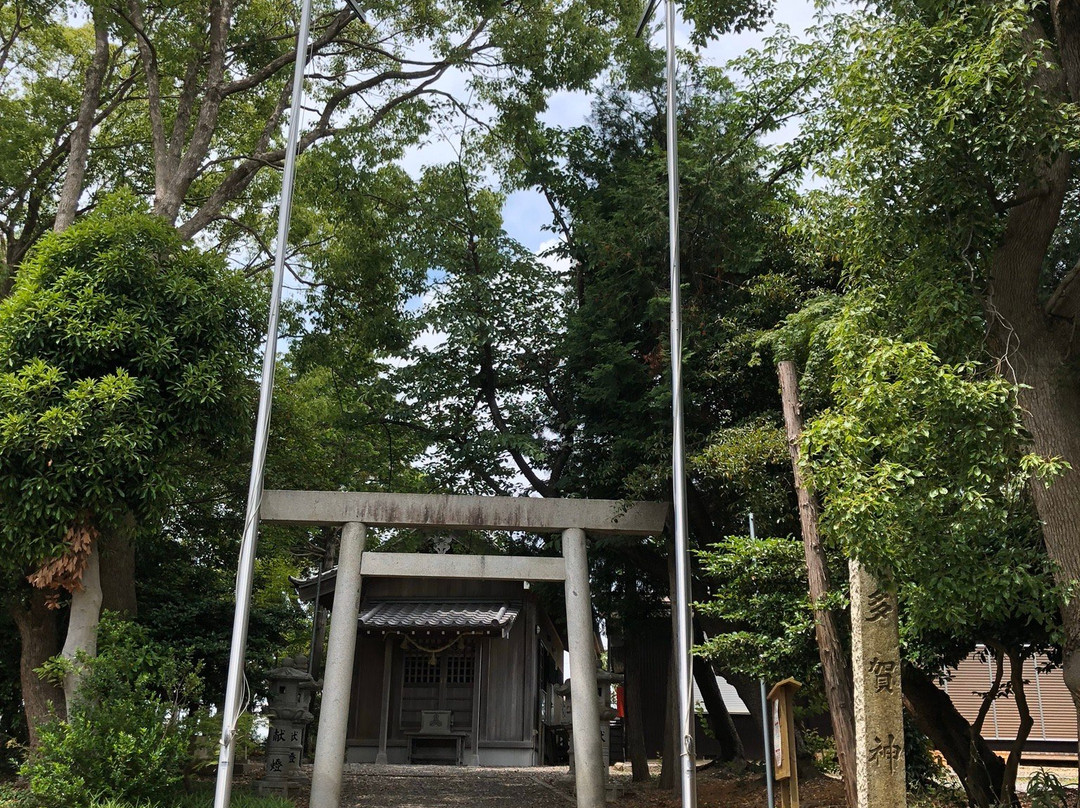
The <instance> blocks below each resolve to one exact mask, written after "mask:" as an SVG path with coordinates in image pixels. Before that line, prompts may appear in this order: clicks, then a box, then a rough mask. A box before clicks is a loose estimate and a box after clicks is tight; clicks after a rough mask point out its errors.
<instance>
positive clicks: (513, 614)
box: [360, 599, 521, 637]
mask: <svg viewBox="0 0 1080 808" xmlns="http://www.w3.org/2000/svg"><path fill="white" fill-rule="evenodd" d="M520 611H521V604H519V603H507V602H505V601H475V600H460V601H448V600H435V601H432V600H399V599H386V600H370V601H367V600H365V601H364V604H363V606H362V607H361V609H360V626H361V627H362V628H366V629H368V630H369V631H446V632H451V631H469V632H478V633H485V634H502V635H503V636H504V637H505V636H507V635H509V633H510V629H511V628H512V627H513V625H514V620H516V619H517V616H518V613H519V612H520Z"/></svg>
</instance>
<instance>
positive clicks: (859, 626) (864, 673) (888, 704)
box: [849, 561, 907, 808]
mask: <svg viewBox="0 0 1080 808" xmlns="http://www.w3.org/2000/svg"><path fill="white" fill-rule="evenodd" d="M849 573H850V576H851V634H852V639H851V646H852V649H851V654H852V672H853V673H854V679H855V766H856V778H857V783H856V784H857V786H858V792H859V808H904V806H905V805H906V804H907V786H906V783H905V779H904V712H903V702H902V700H901V692H900V635H899V624H898V619H897V608H896V592H895V591H893V590H892V589H889V588H887V587H884V586H882V585H880V584H879V583H878V582H877V580H875V578H874V577H873V576H872V575H870V574H869V573H868V572H867V571H866V570H865V569H864V568H863V566H862V565H861V564H859V563H858V562H857V561H852V562H850V566H849Z"/></svg>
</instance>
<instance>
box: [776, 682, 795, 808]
mask: <svg viewBox="0 0 1080 808" xmlns="http://www.w3.org/2000/svg"><path fill="white" fill-rule="evenodd" d="M800 687H802V683H800V682H797V681H795V680H794V679H785V680H784V681H782V682H778V683H777V684H776V685H774V686H773V689H772V690H770V691H769V712H770V714H771V716H772V729H773V733H772V734H773V755H774V762H775V764H776V765H775V770H776V775H775V776H776V781H777V784H778V785H779V787H780V789H779V790H780V805H781V806H782V808H799V768H798V765H797V762H796V757H795V712H794V698H795V691H796V690H798V689H799V688H800Z"/></svg>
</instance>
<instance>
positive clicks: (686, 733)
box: [635, 0, 697, 808]
mask: <svg viewBox="0 0 1080 808" xmlns="http://www.w3.org/2000/svg"><path fill="white" fill-rule="evenodd" d="M659 2H660V0H648V2H647V3H646V6H645V11H644V12H643V13H642V15H641V21H640V22H639V23H638V27H637V33H636V34H635V36H638V37H640V36H641V35H642V33H643V32H644V31H645V26H646V25H648V23H649V19H650V18H651V17H652V14H653V12H654V11H655V10H656V6H657V5H658V4H659ZM665 28H666V30H667V160H668V250H669V254H670V259H671V415H672V419H671V420H672V441H671V443H672V451H671V478H672V498H673V499H674V504H675V591H674V592H673V593H672V595H673V597H672V608H673V609H675V620H676V625H677V627H678V629H677V631H676V634H677V635H678V636H677V637H676V638H675V641H676V643H677V646H676V654H675V656H676V660H677V662H678V670H677V671H676V676H677V677H678V702H679V736H680V738H681V739H682V740H681V742H680V743H679V761H680V764H679V769H680V783H681V792H682V808H697V783H696V781H695V776H696V774H697V772H696V766H697V752H696V750H695V748H694V703H693V687H692V686H691V676H692V675H693V674H692V668H691V665H690V646H691V640H692V636H693V635H692V633H691V617H690V547H689V539H688V537H687V531H686V460H685V454H686V447H685V438H684V432H685V430H684V427H683V396H682V294H681V288H680V282H681V275H682V273H681V272H680V269H679V140H678V127H677V125H676V117H677V113H678V108H677V105H676V100H675V68H676V60H675V3H674V0H667V20H666V25H665Z"/></svg>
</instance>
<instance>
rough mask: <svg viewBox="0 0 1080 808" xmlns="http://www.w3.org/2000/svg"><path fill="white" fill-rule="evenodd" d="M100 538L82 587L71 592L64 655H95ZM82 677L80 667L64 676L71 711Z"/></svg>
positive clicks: (72, 656) (90, 556)
mask: <svg viewBox="0 0 1080 808" xmlns="http://www.w3.org/2000/svg"><path fill="white" fill-rule="evenodd" d="M97 545H98V542H96V541H95V542H94V544H93V546H92V547H91V548H90V555H89V556H88V557H87V559H86V567H85V568H84V569H83V573H82V578H81V581H80V582H81V584H82V588H81V589H78V590H76V591H75V592H72V593H71V615H70V617H69V618H68V630H67V637H66V639H65V640H64V649H63V650H62V651H61V652H60V653H61V655H62V656H63V657H64V658H65V659H70V660H75V659H76V657H77V655H78V653H79V652H80V651H83V652H85V653H86V654H88V655H90V656H93V655H94V654H96V653H97V629H98V622H99V621H100V620H101V572H100V564H99V555H100V551H99V549H98V546H97ZM81 680H82V677H81V675H80V674H79V672H78V670H76V671H74V672H72V673H70V674H69V675H67V676H65V677H64V703H65V704H66V705H67V709H68V711H69V712H70V711H71V707H72V705H73V704H74V703H75V695H76V691H78V689H79V683H80V681H81Z"/></svg>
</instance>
